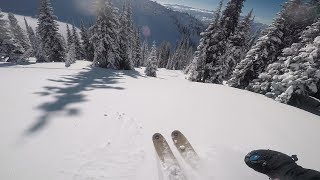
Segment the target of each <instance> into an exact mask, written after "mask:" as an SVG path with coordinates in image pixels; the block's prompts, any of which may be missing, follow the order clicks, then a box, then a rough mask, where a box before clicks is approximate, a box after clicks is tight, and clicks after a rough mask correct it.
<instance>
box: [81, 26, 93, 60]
mask: <svg viewBox="0 0 320 180" xmlns="http://www.w3.org/2000/svg"><path fill="white" fill-rule="evenodd" d="M80 35H81V40H82V46H83V50H84V58H85V59H86V60H87V61H93V58H94V48H93V45H92V43H91V42H90V33H89V31H88V30H87V29H86V27H85V26H84V24H83V22H81V32H80Z"/></svg>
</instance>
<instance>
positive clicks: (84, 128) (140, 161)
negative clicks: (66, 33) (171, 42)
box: [0, 61, 320, 180]
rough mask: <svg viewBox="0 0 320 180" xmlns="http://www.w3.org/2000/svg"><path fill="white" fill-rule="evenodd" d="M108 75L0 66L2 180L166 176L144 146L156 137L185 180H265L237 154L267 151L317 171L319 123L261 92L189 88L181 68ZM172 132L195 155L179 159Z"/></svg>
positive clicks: (79, 66)
mask: <svg viewBox="0 0 320 180" xmlns="http://www.w3.org/2000/svg"><path fill="white" fill-rule="evenodd" d="M143 72H144V69H136V71H113V70H105V69H100V68H91V67H90V63H88V62H84V61H78V62H77V63H76V64H74V65H72V66H71V67H70V68H68V69H67V68H65V67H64V63H47V64H33V63H30V64H25V65H13V64H9V63H0V77H3V78H1V79H0V84H1V93H0V99H1V103H0V114H1V118H0V135H1V137H2V139H1V141H0V159H1V162H0V166H1V168H0V179H6V180H16V179H33V180H42V179H48V180H66V179H75V180H84V179H96V180H100V179H101V180H102V179H103V180H105V179H110V180H150V179H159V180H164V179H166V177H165V176H164V173H163V171H162V169H161V166H160V163H159V160H158V157H157V156H156V152H155V150H154V147H153V143H152V135H153V134H154V133H156V132H158V133H161V134H162V135H163V136H164V137H165V138H166V139H167V141H168V143H169V145H170V147H171V149H172V151H173V153H174V154H175V156H176V157H177V159H178V161H179V163H180V165H181V166H182V169H183V173H184V174H185V176H186V177H187V179H193V180H234V179H241V180H242V179H246V180H264V179H266V177H265V176H263V175H261V174H258V173H256V172H254V171H252V170H251V169H250V168H248V167H247V166H246V165H245V163H244V156H245V155H246V154H247V153H248V152H249V151H251V150H253V149H261V148H269V149H274V150H278V151H282V152H285V153H287V154H297V155H298V157H299V164H300V165H302V166H304V167H306V168H313V169H316V170H320V166H319V163H318V162H319V161H320V157H319V156H318V153H319V152H318V150H319V149H320V141H319V139H320V134H319V128H320V118H319V117H318V116H315V115H313V114H310V113H307V112H304V111H302V110H300V109H296V108H293V107H290V106H287V105H284V104H280V103H277V102H275V101H273V100H271V99H268V98H266V97H264V96H262V95H257V94H253V93H250V92H247V91H242V90H238V89H233V88H229V87H225V86H220V85H214V84H201V83H192V82H189V81H187V80H185V78H184V75H183V73H182V72H179V71H170V70H164V69H159V70H158V72H157V75H158V77H157V78H151V77H146V76H145V75H144V73H143ZM173 130H180V131H181V132H182V133H184V135H185V136H186V137H187V138H188V139H189V141H190V142H191V144H192V146H193V147H194V148H195V150H196V152H197V153H198V154H199V156H200V158H201V162H200V165H199V166H200V167H201V168H199V169H198V170H195V169H193V168H192V167H191V166H190V165H188V164H187V163H186V162H185V161H184V160H183V159H182V158H181V156H180V154H179V153H178V151H177V149H176V148H175V146H174V142H173V141H172V140H171V136H170V135H171V132H172V131H173Z"/></svg>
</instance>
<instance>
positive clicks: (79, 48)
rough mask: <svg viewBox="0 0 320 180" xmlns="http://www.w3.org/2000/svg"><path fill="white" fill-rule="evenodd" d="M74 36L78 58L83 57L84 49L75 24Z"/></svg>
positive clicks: (73, 27)
mask: <svg viewBox="0 0 320 180" xmlns="http://www.w3.org/2000/svg"><path fill="white" fill-rule="evenodd" d="M72 37H73V43H74V46H75V49H76V59H82V58H83V49H82V46H81V42H80V37H79V34H78V32H77V29H76V27H75V26H74V25H72Z"/></svg>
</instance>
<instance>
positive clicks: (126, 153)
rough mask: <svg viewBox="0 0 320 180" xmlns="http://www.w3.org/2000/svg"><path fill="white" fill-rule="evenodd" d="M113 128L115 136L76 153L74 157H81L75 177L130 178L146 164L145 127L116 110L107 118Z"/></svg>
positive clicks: (77, 179)
mask: <svg viewBox="0 0 320 180" xmlns="http://www.w3.org/2000/svg"><path fill="white" fill-rule="evenodd" d="M107 118H108V120H109V121H116V122H111V123H110V124H113V126H114V127H112V128H111V129H112V130H113V132H112V133H113V135H112V136H113V137H112V136H111V139H110V140H108V141H107V142H106V143H105V144H101V145H100V146H98V147H95V148H94V147H93V148H92V149H93V150H91V151H90V152H84V153H80V154H77V155H75V157H73V158H71V159H72V160H81V162H82V163H79V167H77V170H76V171H75V172H73V173H72V172H71V173H69V174H72V176H73V180H89V179H90V180H91V179H94V180H106V179H110V180H112V179H119V180H129V179H131V178H132V177H135V175H136V174H137V170H138V168H139V167H140V166H141V165H143V160H144V157H145V150H144V148H143V146H142V143H141V139H142V138H141V136H142V135H143V132H142V130H143V128H142V127H141V125H140V124H139V123H138V122H137V121H135V120H134V119H132V118H130V117H128V116H127V115H126V114H125V113H119V112H116V113H115V114H114V115H112V116H111V117H109V116H108V117H107Z"/></svg>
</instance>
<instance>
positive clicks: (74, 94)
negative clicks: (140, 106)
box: [25, 68, 141, 135]
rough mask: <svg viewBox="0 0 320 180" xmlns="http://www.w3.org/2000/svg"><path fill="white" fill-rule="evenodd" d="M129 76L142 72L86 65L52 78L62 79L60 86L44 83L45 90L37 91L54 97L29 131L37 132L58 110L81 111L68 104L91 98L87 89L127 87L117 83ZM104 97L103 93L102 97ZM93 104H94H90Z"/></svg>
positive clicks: (28, 132) (77, 112) (73, 113)
mask: <svg viewBox="0 0 320 180" xmlns="http://www.w3.org/2000/svg"><path fill="white" fill-rule="evenodd" d="M126 76H129V77H133V78H137V77H138V76H141V75H140V74H139V72H137V71H116V70H106V69H101V68H86V71H84V72H80V73H78V74H75V75H68V76H62V77H61V79H58V80H54V79H49V81H51V82H56V83H60V84H59V85H57V86H47V87H44V91H43V92H37V93H35V94H38V95H40V96H49V95H50V96H53V98H54V100H53V101H51V102H45V103H43V104H41V105H39V106H38V107H37V109H39V110H40V111H42V112H43V115H42V116H40V117H39V118H38V119H37V121H36V122H35V123H34V124H32V125H31V126H30V127H29V128H28V129H27V130H26V131H25V134H26V135H31V134H34V133H36V132H38V131H40V130H41V129H43V128H44V127H45V126H47V125H48V123H49V122H50V119H51V118H52V117H53V116H55V115H57V114H58V113H63V114H64V115H68V116H75V115H78V114H79V113H80V109H77V108H70V107H68V106H70V105H72V104H77V103H81V102H85V101H87V100H88V99H87V98H86V95H85V94H84V93H83V92H85V91H92V90H95V89H116V90H124V88H123V87H118V86H115V84H119V83H120V82H119V81H118V80H119V79H123V78H124V77H126ZM101 98H103V97H101ZM89 108H90V107H89ZM91 108H93V107H91Z"/></svg>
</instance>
